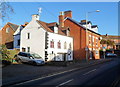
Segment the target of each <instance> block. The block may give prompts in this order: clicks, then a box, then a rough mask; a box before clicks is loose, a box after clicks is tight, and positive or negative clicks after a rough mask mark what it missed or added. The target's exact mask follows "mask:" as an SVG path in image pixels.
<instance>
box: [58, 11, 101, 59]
mask: <svg viewBox="0 0 120 87" xmlns="http://www.w3.org/2000/svg"><path fill="white" fill-rule="evenodd" d="M59 25H60V26H59V27H67V28H68V29H67V30H69V35H70V36H71V37H73V42H74V43H73V44H74V45H73V49H74V52H73V53H74V55H73V56H74V59H77V60H83V59H85V58H86V51H85V48H86V45H87V44H86V41H87V43H88V45H87V47H88V48H89V50H88V51H87V54H88V57H89V58H91V57H92V59H99V49H100V34H98V33H96V32H94V31H91V30H89V29H88V32H87V40H86V28H85V27H84V26H82V25H81V24H80V23H79V22H77V21H75V20H73V19H72V11H65V12H64V13H63V12H61V13H60V15H59Z"/></svg>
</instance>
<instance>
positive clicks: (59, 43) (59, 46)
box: [58, 41, 61, 49]
mask: <svg viewBox="0 0 120 87" xmlns="http://www.w3.org/2000/svg"><path fill="white" fill-rule="evenodd" d="M58 48H59V49H60V48H61V42H60V41H59V42H58Z"/></svg>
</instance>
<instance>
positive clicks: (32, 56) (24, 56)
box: [16, 52, 45, 65]
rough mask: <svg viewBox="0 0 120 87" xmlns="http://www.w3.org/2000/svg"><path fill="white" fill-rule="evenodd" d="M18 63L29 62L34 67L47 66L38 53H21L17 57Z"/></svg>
mask: <svg viewBox="0 0 120 87" xmlns="http://www.w3.org/2000/svg"><path fill="white" fill-rule="evenodd" d="M16 61H17V62H19V63H21V62H27V63H30V64H33V65H42V64H45V62H44V60H43V59H42V57H40V56H39V55H38V54H36V53H26V52H19V53H18V55H16Z"/></svg>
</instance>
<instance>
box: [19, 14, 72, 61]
mask: <svg viewBox="0 0 120 87" xmlns="http://www.w3.org/2000/svg"><path fill="white" fill-rule="evenodd" d="M33 17H36V16H32V21H31V22H30V23H29V24H28V25H27V26H26V27H25V28H24V29H23V30H22V31H21V43H20V51H22V48H25V49H26V52H27V51H28V50H27V47H30V52H34V53H37V54H39V55H40V56H41V57H42V58H43V59H44V60H45V51H47V53H48V60H47V61H51V60H52V59H53V58H54V57H55V58H56V61H63V59H62V58H61V57H62V56H63V55H62V54H63V53H67V54H68V53H70V52H71V54H70V55H66V56H67V60H69V61H70V60H73V38H71V37H67V36H63V35H59V34H57V32H58V31H57V29H58V28H57V27H55V28H54V29H55V33H51V32H47V31H46V30H45V29H44V28H43V27H42V26H41V25H40V24H38V23H37V22H36V20H38V19H36V20H35V18H33ZM38 27H40V28H38ZM46 32H47V33H48V42H47V43H48V48H47V49H45V34H46ZM27 33H30V39H27ZM52 39H53V40H54V48H50V41H52ZM59 41H60V42H61V49H58V47H57V46H58V45H57V43H58V42H59ZM65 41H66V43H67V49H64V42H65ZM70 43H71V49H69V44H70ZM70 56H71V57H70ZM58 57H60V58H58Z"/></svg>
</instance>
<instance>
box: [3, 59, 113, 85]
mask: <svg viewBox="0 0 120 87" xmlns="http://www.w3.org/2000/svg"><path fill="white" fill-rule="evenodd" d="M109 61H112V59H100V60H91V61H89V62H77V63H73V64H71V65H69V66H66V67H63V66H49V65H44V66H33V65H28V64H12V65H9V66H7V67H4V68H3V69H2V85H3V86H9V85H13V84H18V83H21V82H25V81H29V80H33V79H37V78H41V77H45V76H51V75H53V74H57V73H60V72H63V71H64V72H65V71H68V70H71V69H75V68H79V69H80V68H81V69H84V68H88V67H90V66H95V65H98V64H102V63H106V62H109Z"/></svg>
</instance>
